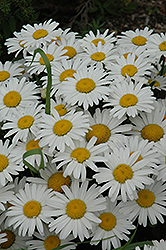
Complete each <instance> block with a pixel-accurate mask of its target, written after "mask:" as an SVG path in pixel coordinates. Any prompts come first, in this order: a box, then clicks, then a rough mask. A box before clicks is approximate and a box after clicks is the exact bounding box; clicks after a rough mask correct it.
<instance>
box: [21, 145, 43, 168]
mask: <svg viewBox="0 0 166 250" xmlns="http://www.w3.org/2000/svg"><path fill="white" fill-rule="evenodd" d="M36 154H39V155H40V156H41V162H40V166H39V170H40V169H44V158H43V153H42V151H41V149H40V148H35V149H32V150H29V151H27V152H25V153H24V154H23V163H24V164H25V165H26V166H27V167H28V168H29V169H30V170H31V171H33V172H34V173H38V171H37V170H36V168H34V167H33V166H32V165H31V164H30V163H29V162H27V160H26V158H27V157H28V156H31V155H36Z"/></svg>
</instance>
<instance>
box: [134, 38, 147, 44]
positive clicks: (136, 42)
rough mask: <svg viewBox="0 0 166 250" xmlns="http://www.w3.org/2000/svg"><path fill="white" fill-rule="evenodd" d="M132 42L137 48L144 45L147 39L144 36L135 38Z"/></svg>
mask: <svg viewBox="0 0 166 250" xmlns="http://www.w3.org/2000/svg"><path fill="white" fill-rule="evenodd" d="M132 42H133V43H134V44H135V45H137V46H143V45H145V44H146V42H147V39H146V38H145V37H144V36H135V37H133V39H132Z"/></svg>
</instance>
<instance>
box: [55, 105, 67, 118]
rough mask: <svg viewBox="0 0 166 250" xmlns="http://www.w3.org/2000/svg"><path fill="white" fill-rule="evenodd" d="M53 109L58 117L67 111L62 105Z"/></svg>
mask: <svg viewBox="0 0 166 250" xmlns="http://www.w3.org/2000/svg"><path fill="white" fill-rule="evenodd" d="M54 109H56V111H57V112H58V114H59V115H60V116H63V115H65V114H66V113H67V109H66V108H65V105H64V104H59V105H57V106H55V107H54Z"/></svg>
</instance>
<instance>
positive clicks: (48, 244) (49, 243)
mask: <svg viewBox="0 0 166 250" xmlns="http://www.w3.org/2000/svg"><path fill="white" fill-rule="evenodd" d="M60 243H61V241H60V239H59V237H58V236H56V235H49V236H48V237H47V238H46V239H45V241H44V247H45V249H46V250H52V249H54V248H56V247H58V246H59V245H60Z"/></svg>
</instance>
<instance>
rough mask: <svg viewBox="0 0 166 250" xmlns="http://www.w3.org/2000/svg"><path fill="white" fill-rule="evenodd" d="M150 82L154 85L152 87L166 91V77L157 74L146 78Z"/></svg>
mask: <svg viewBox="0 0 166 250" xmlns="http://www.w3.org/2000/svg"><path fill="white" fill-rule="evenodd" d="M146 79H147V80H148V84H149V85H152V89H158V90H165V91H166V77H165V76H160V75H156V76H154V77H152V76H150V77H147V78H146Z"/></svg>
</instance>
